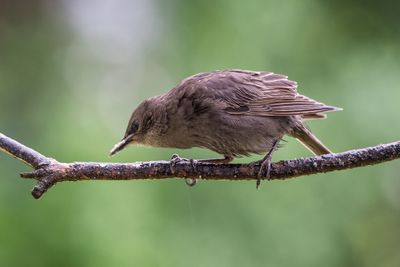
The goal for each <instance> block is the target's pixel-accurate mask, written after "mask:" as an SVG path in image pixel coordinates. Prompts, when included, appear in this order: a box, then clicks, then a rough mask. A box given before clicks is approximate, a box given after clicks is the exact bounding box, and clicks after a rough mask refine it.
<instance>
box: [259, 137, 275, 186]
mask: <svg viewBox="0 0 400 267" xmlns="http://www.w3.org/2000/svg"><path fill="white" fill-rule="evenodd" d="M278 143H279V140H278V139H277V140H275V141H274V142H273V143H272V147H271V149H270V150H269V151H268V153H267V155H265V157H264V158H263V159H262V160H260V161H257V162H256V163H260V162H261V165H260V169H259V171H258V174H257V182H256V188H257V189H258V188H259V187H260V184H261V177H262V176H263V173H265V177H266V178H267V180H269V179H270V176H269V172H270V169H271V160H272V153H273V152H274V150H275V149H276V148H277V147H278Z"/></svg>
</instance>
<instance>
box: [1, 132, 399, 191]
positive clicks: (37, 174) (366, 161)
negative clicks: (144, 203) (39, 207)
mask: <svg viewBox="0 0 400 267" xmlns="http://www.w3.org/2000/svg"><path fill="white" fill-rule="evenodd" d="M0 150H2V151H4V152H6V153H8V154H10V155H11V156H13V157H15V158H17V159H20V160H22V161H23V162H25V163H26V164H28V165H30V166H31V167H32V168H33V169H34V171H32V172H27V173H21V177H23V178H31V179H36V180H37V183H36V185H35V186H34V188H33V189H32V195H33V197H34V198H40V197H41V196H42V195H43V194H44V193H45V192H46V191H47V190H48V189H49V188H50V187H52V186H53V185H55V184H56V183H58V182H63V181H82V180H134V179H166V178H173V177H177V178H195V179H203V180H256V179H257V174H258V171H259V168H260V165H259V164H252V163H249V164H212V163H200V162H199V163H196V162H195V163H193V162H191V161H187V160H186V161H179V162H177V163H176V164H174V167H173V168H171V162H170V161H151V162H136V163H101V162H73V163H61V162H58V161H56V160H55V159H52V158H49V157H46V156H44V155H42V154H40V153H39V152H37V151H35V150H33V149H31V148H29V147H26V146H24V145H22V144H20V143H19V142H17V141H15V140H13V139H11V138H9V137H7V136H5V135H4V134H2V133H0ZM397 158H400V141H397V142H393V143H389V144H383V145H377V146H374V147H368V148H362V149H356V150H351V151H346V152H343V153H338V154H328V155H323V156H317V157H310V158H302V159H294V160H285V161H280V162H276V163H273V164H271V169H270V177H269V178H270V179H271V180H276V179H279V180H283V179H287V178H294V177H298V176H302V175H310V174H316V173H325V172H331V171H336V170H344V169H350V168H356V167H362V166H366V165H374V164H378V163H381V162H385V161H391V160H394V159H397Z"/></svg>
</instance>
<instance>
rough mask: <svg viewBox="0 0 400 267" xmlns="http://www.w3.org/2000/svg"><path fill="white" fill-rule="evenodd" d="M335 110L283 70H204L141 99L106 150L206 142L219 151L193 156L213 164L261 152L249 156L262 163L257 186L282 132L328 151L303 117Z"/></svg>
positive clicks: (202, 144)
mask: <svg viewBox="0 0 400 267" xmlns="http://www.w3.org/2000/svg"><path fill="white" fill-rule="evenodd" d="M339 110H341V109H340V108H337V107H334V106H328V105H325V104H323V103H321V102H318V101H316V100H313V99H311V98H309V97H307V96H304V95H301V94H299V93H298V92H297V82H295V81H292V80H289V79H288V77H287V76H285V75H281V74H275V73H273V72H268V71H250V70H241V69H226V70H217V71H211V72H202V73H198V74H195V75H192V76H190V77H187V78H185V79H184V80H182V81H181V82H180V83H179V84H178V85H176V86H175V87H174V88H172V89H171V90H170V91H169V92H167V93H165V94H162V95H158V96H154V97H151V98H148V99H146V100H144V101H143V102H142V103H141V104H139V106H138V107H137V108H136V109H135V110H134V111H133V113H132V115H131V117H130V119H129V122H128V126H127V127H126V131H125V134H124V136H123V138H122V140H121V141H120V142H118V143H117V144H116V145H115V146H114V147H113V148H112V150H111V151H110V156H112V155H114V154H116V153H117V152H119V151H121V150H122V149H124V148H125V147H126V146H127V145H129V144H142V145H147V146H153V147H170V148H179V149H187V148H192V147H200V148H206V149H210V150H212V151H214V152H216V153H218V154H221V155H222V156H223V157H221V158H216V159H201V160H196V162H210V163H215V164H227V163H229V162H231V161H232V160H233V159H234V158H236V157H242V156H249V155H251V154H265V156H264V157H263V159H262V160H259V161H256V162H253V163H255V164H260V168H259V172H258V175H257V183H256V187H257V188H258V187H259V185H260V181H261V178H262V177H263V175H264V176H265V177H267V179H269V170H270V165H271V159H272V154H273V152H274V151H275V150H276V149H277V148H278V147H279V142H280V141H281V140H282V138H283V137H284V135H288V136H291V137H294V138H296V139H297V140H298V141H300V143H302V144H303V145H304V146H305V147H306V148H308V149H309V150H310V151H311V152H313V153H314V154H315V155H323V154H330V153H332V152H331V150H329V149H328V148H327V147H326V146H325V145H324V144H323V143H322V142H321V141H320V140H319V139H318V138H317V137H316V136H315V135H314V134H313V133H312V132H311V130H310V129H309V128H308V127H307V126H306V125H305V121H307V120H310V119H325V118H326V117H327V116H326V114H325V113H326V112H330V111H339ZM174 157H175V160H176V159H178V160H181V158H180V157H179V156H176V155H175V156H174ZM174 157H173V159H174ZM171 162H173V161H172V160H171ZM192 162H193V161H192ZM171 166H172V165H171Z"/></svg>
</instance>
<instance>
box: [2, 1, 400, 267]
mask: <svg viewBox="0 0 400 267" xmlns="http://www.w3.org/2000/svg"><path fill="white" fill-rule="evenodd" d="M399 3H400V2H398V1H360V0H359V1H344V0H341V1H337V0H335V1H333V0H332V1H317V0H304V1H298V0H288V1H265V0H255V1H239V0H234V1H233V0H229V1H228V0H226V1H199V0H197V1H185V0H172V1H161V0H158V1H157V0H151V1H150V0H135V1H129V0H114V1H112V0H98V1H80V0H64V1H50V0H48V1H44V0H41V1H22V0H18V1H16V0H14V1H11V0H9V1H4V0H1V1H0V131H1V132H3V133H4V134H6V135H9V136H11V137H13V138H15V139H17V140H19V141H21V142H23V143H24V144H26V145H29V146H31V147H33V148H35V149H37V150H39V151H40V152H42V153H44V154H45V155H48V156H51V157H54V158H57V159H58V160H60V161H65V162H70V161H110V160H112V161H114V162H132V161H146V160H158V159H169V158H170V156H171V154H172V153H174V152H178V153H179V154H180V155H181V156H183V157H190V158H205V157H211V156H215V155H214V154H213V153H212V152H210V151H207V150H201V149H191V150H185V151H177V150H175V149H160V148H143V147H137V148H131V149H128V150H125V151H123V152H121V153H120V154H118V155H117V156H116V157H114V158H112V159H109V158H108V156H107V155H108V151H109V150H110V148H111V147H112V146H113V145H114V143H115V142H116V141H118V140H119V138H120V137H121V136H122V134H123V132H124V130H125V125H126V123H127V120H128V118H129V116H130V113H131V111H132V110H133V108H134V107H135V106H136V105H138V104H139V103H140V102H141V101H142V100H143V99H145V98H147V97H150V96H153V95H155V94H160V93H163V92H166V91H167V90H169V89H170V88H172V87H173V86H174V85H175V84H177V83H178V82H179V81H180V80H181V79H183V78H184V77H186V76H188V75H191V74H194V73H197V72H202V71H209V70H215V69H224V68H242V69H251V70H270V71H274V72H276V73H284V74H287V75H289V77H290V78H291V79H293V80H296V81H298V83H299V91H300V92H301V93H303V94H305V95H308V96H310V97H312V98H315V99H318V100H320V101H322V102H325V103H327V104H330V105H334V106H339V107H342V108H343V109H344V111H343V112H336V113H331V114H329V118H328V120H326V121H315V122H310V123H309V126H310V127H311V128H312V129H313V131H314V132H315V133H316V134H317V135H318V136H319V137H320V138H321V139H322V140H323V141H324V142H325V143H326V144H327V145H328V146H329V147H331V149H332V150H334V151H336V152H339V151H345V150H348V149H352V148H358V147H365V146H370V145H375V144H379V143H386V142H391V141H395V140H398V139H399V136H400V135H399V133H400V124H399V123H398V122H399V99H400V90H399V88H400V87H399V83H400V72H399V70H400V27H399V25H400V24H399V23H400V16H399V11H400V9H399V7H400V6H399V5H400V4H399ZM287 140H288V142H287V143H286V145H285V146H284V147H283V148H282V149H281V150H279V151H278V152H277V153H276V154H275V155H274V159H275V160H279V159H290V158H296V157H303V156H309V155H310V154H309V152H308V151H307V150H305V149H304V148H303V147H302V146H301V145H300V144H298V143H297V142H296V141H295V140H293V139H290V138H287ZM258 158H259V157H253V158H243V159H240V161H245V162H246V161H247V162H249V161H252V160H255V159H258ZM26 170H29V168H28V167H26V166H25V165H23V164H22V163H20V162H19V161H17V160H15V159H12V158H11V157H9V156H7V155H5V154H3V153H0V178H1V179H0V266H400V253H399V251H400V230H399V225H400V179H399V171H400V163H399V162H398V161H393V162H390V163H385V164H381V165H378V166H373V167H365V168H358V169H354V170H349V171H342V172H333V173H328V174H321V175H314V176H309V177H302V178H298V179H293V180H287V181H272V182H264V183H262V186H261V190H256V189H255V182H226V181H219V182H214V181H207V182H201V181H200V183H199V184H198V185H197V186H195V187H194V188H189V187H188V186H186V185H185V183H184V181H182V180H164V181H126V182H107V181H98V182H79V183H62V184H59V185H57V186H56V187H55V188H53V189H51V190H50V191H49V192H48V193H47V194H46V195H45V196H44V197H43V198H42V199H40V200H34V199H33V198H32V197H31V195H30V193H29V191H30V189H31V188H32V186H33V184H34V182H33V181H30V180H21V179H20V178H19V172H21V171H26Z"/></svg>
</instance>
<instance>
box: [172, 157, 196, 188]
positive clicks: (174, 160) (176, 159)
mask: <svg viewBox="0 0 400 267" xmlns="http://www.w3.org/2000/svg"><path fill="white" fill-rule="evenodd" d="M182 161H189V162H190V164H191V165H192V168H193V171H196V163H197V161H196V160H194V159H185V158H181V157H180V156H179V155H178V154H173V155H172V157H171V160H170V161H169V167H170V169H171V173H172V175H174V174H175V171H176V169H175V167H176V164H178V163H179V162H182ZM185 182H186V184H187V185H188V186H194V185H196V184H197V179H196V178H186V179H185Z"/></svg>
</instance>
